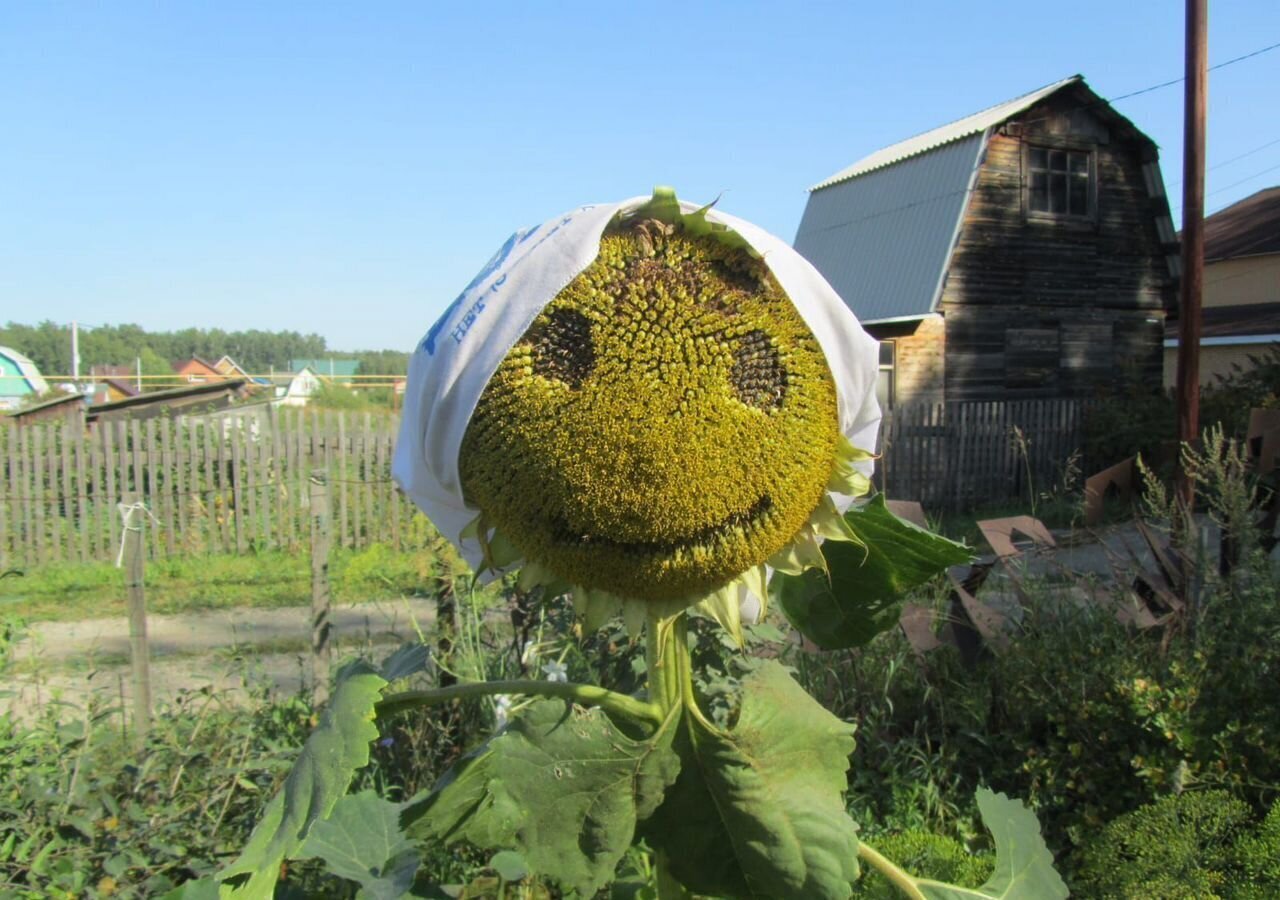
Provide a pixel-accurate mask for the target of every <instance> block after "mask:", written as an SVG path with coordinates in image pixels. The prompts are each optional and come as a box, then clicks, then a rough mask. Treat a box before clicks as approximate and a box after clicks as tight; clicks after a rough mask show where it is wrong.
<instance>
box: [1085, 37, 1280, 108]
mask: <svg viewBox="0 0 1280 900" xmlns="http://www.w3.org/2000/svg"><path fill="white" fill-rule="evenodd" d="M1277 48H1280V44H1270V45H1268V46H1266V47H1259V48H1258V49H1257V50H1254V51H1253V52H1252V53H1246V54H1244V55H1243V56H1237V57H1234V58H1232V59H1228V60H1225V61H1224V62H1220V63H1218V64H1217V65H1216V66H1210V67H1209V71H1210V72H1212V71H1214V70H1216V69H1225V68H1226V67H1227V66H1233V65H1235V64H1236V63H1238V62H1244V61H1245V60H1246V59H1252V58H1253V57H1255V56H1261V55H1262V54H1264V53H1270V52H1271V51H1272V50H1275V49H1277ZM1186 80H1187V79H1186V77H1185V76H1184V77H1182V78H1174V79H1173V80H1171V81H1162V82H1160V83H1159V84H1153V85H1151V86H1150V87H1144V88H1142V89H1140V90H1136V91H1130V92H1129V93H1127V94H1121V95H1120V96H1118V97H1112V98H1111V99H1110V100H1107V101H1106V102H1107V103H1115V102H1116V101H1118V100H1128V99H1129V98H1130V97H1137V96H1139V95H1141V94H1149V93H1151V92H1152V91H1158V90H1160V89H1161V88H1167V87H1173V86H1174V85H1175V84H1181V83H1182V82H1184V81H1186Z"/></svg>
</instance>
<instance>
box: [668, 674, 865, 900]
mask: <svg viewBox="0 0 1280 900" xmlns="http://www.w3.org/2000/svg"><path fill="white" fill-rule="evenodd" d="M740 704H741V706H740V709H739V711H738V716H737V721H736V722H735V723H734V724H733V725H732V727H731V728H730V729H729V730H728V731H727V732H719V731H714V730H712V729H710V728H708V727H707V726H706V725H704V724H702V723H699V722H698V721H697V720H696V719H694V718H693V717H692V716H687V717H686V719H685V721H686V724H687V728H685V729H682V731H681V738H682V740H681V741H680V742H679V744H678V746H679V749H680V750H681V753H682V755H683V756H684V764H683V766H682V768H681V770H680V775H679V777H678V778H677V779H676V783H675V784H674V785H673V786H672V787H671V788H670V789H669V790H668V791H667V795H666V799H665V800H664V801H663V803H662V806H661V807H660V808H659V809H658V811H657V812H656V813H655V814H654V816H653V817H652V818H651V819H650V820H649V821H648V823H646V826H645V835H646V837H647V838H648V840H649V841H650V843H651V844H653V845H654V846H655V847H657V848H659V849H661V850H663V851H664V852H665V853H666V855H667V857H668V859H669V860H670V864H671V871H672V874H674V875H675V877H676V878H677V879H678V880H679V881H680V882H681V883H682V884H684V885H685V887H687V888H689V889H690V890H692V891H694V892H696V893H702V894H712V895H716V896H728V897H743V898H764V897H776V898H793V897H804V898H805V900H828V898H830V900H844V898H846V897H848V896H849V894H850V891H851V890H852V889H851V887H850V884H851V882H853V881H854V879H856V878H857V877H858V836H857V828H856V826H855V825H854V823H853V821H852V820H851V819H850V818H849V816H848V814H847V813H846V812H845V804H844V792H845V788H846V786H847V780H846V776H845V772H846V771H847V769H848V767H849V754H851V753H852V752H853V749H854V741H853V726H851V725H849V724H847V723H845V722H842V721H840V720H839V719H837V718H836V717H835V716H833V715H831V713H829V712H827V711H826V710H825V709H823V708H822V707H821V706H820V705H819V704H818V703H817V702H816V701H814V699H813V698H812V697H810V696H809V695H808V694H806V693H805V692H804V690H803V689H802V688H801V687H800V686H799V685H798V684H796V683H795V681H794V680H793V679H792V678H791V676H790V675H788V674H787V672H786V670H785V669H784V668H783V667H782V666H781V665H779V664H778V663H776V662H768V663H765V664H763V665H761V666H760V667H759V668H758V669H756V670H755V671H754V672H752V673H751V674H750V675H749V676H747V678H746V679H744V681H743V684H742V688H741V699H740Z"/></svg>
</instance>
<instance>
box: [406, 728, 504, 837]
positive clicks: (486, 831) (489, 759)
mask: <svg viewBox="0 0 1280 900" xmlns="http://www.w3.org/2000/svg"><path fill="white" fill-rule="evenodd" d="M496 777H497V773H496V772H495V768H494V757H493V750H492V748H491V747H490V745H489V744H487V743H486V744H482V745H481V746H479V747H477V748H476V749H475V750H473V751H471V752H470V753H468V754H467V755H466V756H464V757H462V758H461V759H460V760H458V761H457V762H456V763H454V764H453V765H452V766H450V767H449V770H448V771H447V772H445V773H444V775H443V776H442V777H441V778H440V781H439V782H438V783H437V784H436V785H435V786H434V787H433V788H432V789H431V790H430V791H428V792H425V793H423V794H419V795H418V796H416V797H414V798H413V799H412V800H411V801H409V803H408V804H406V805H405V808H404V812H402V813H401V815H400V824H401V826H402V827H403V828H404V830H405V831H406V832H407V833H408V834H409V836H410V837H414V838H435V839H437V840H441V841H444V842H445V843H452V842H453V841H456V840H463V839H465V840H468V841H470V842H471V843H473V844H475V845H476V846H477V847H508V846H511V845H512V844H514V842H515V839H516V829H517V828H518V827H519V826H520V824H521V823H522V822H524V819H525V813H524V810H522V809H520V808H519V807H518V806H517V805H516V804H515V802H514V801H513V800H512V799H511V797H510V795H509V794H507V793H505V792H498V793H495V792H493V791H490V789H489V784H490V782H492V781H493V780H494V779H495V778H496Z"/></svg>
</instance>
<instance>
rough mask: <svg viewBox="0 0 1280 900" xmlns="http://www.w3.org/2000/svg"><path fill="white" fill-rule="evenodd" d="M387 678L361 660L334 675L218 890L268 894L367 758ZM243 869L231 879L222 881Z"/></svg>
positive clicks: (264, 898) (261, 898)
mask: <svg viewBox="0 0 1280 900" xmlns="http://www.w3.org/2000/svg"><path fill="white" fill-rule="evenodd" d="M386 684H387V682H386V680H385V679H383V678H382V676H381V675H379V674H377V673H376V672H374V671H373V670H372V669H370V668H369V667H368V666H366V665H365V664H363V663H355V664H353V665H351V666H349V667H347V669H346V670H344V672H343V673H342V674H341V675H340V676H339V678H338V683H337V686H336V688H335V690H334V692H333V696H332V698H331V699H330V702H329V708H328V709H326V710H325V713H324V717H323V718H322V719H321V721H320V724H319V726H318V727H317V728H316V730H315V731H313V732H312V733H311V736H310V737H309V738H307V743H306V744H305V745H304V746H303V748H302V752H301V753H300V754H299V755H298V759H297V761H296V762H295V763H294V764H293V769H292V770H291V771H290V772H289V775H288V777H287V778H286V779H285V782H284V787H283V788H282V789H281V790H280V792H279V793H278V794H276V796H275V797H274V798H272V800H271V802H270V803H269V804H267V808H266V810H265V811H264V812H263V814H262V819H261V820H260V821H259V822H258V824H257V826H256V827H255V828H254V829H253V834H251V835H250V836H249V842H248V844H246V845H245V848H244V850H243V851H242V852H241V853H240V856H239V858H238V859H236V861H235V862H233V863H232V864H231V865H229V866H227V867H226V868H225V869H223V870H222V871H221V872H219V873H218V875H217V878H218V880H219V881H222V882H224V884H223V885H222V889H221V891H220V893H221V896H223V897H229V898H245V900H249V898H253V900H270V898H271V895H272V893H273V892H274V890H275V884H276V881H277V879H278V878H279V877H280V863H281V862H282V861H283V860H285V859H289V858H295V857H296V856H297V855H298V851H299V849H300V848H301V847H302V843H303V841H305V840H306V838H307V835H308V833H309V832H310V830H311V827H312V826H313V825H314V824H315V823H316V822H317V821H319V820H320V819H323V818H325V817H326V816H327V815H328V814H329V811H330V810H331V809H333V805H334V804H335V803H337V802H338V799H339V798H340V797H342V796H343V795H344V794H345V793H346V792H347V787H348V785H350V784H351V777H352V775H353V774H354V773H355V771H356V769H359V768H360V767H361V766H364V765H365V764H367V763H368V762H369V744H370V742H371V741H373V740H374V739H375V738H377V736H378V729H377V727H376V726H375V725H374V724H373V707H374V704H375V703H376V702H377V701H378V698H379V697H380V696H381V694H382V689H383V687H385V686H386ZM242 875H248V876H249V877H248V878H247V879H246V880H244V881H243V882H240V883H237V884H235V885H230V884H226V882H228V881H230V880H232V879H234V878H236V876H242Z"/></svg>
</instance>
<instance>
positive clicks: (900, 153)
mask: <svg viewBox="0 0 1280 900" xmlns="http://www.w3.org/2000/svg"><path fill="white" fill-rule="evenodd" d="M1082 80H1083V78H1081V76H1079V75H1072V76H1071V77H1070V78H1064V79H1062V80H1061V81H1055V82H1054V83H1053V84H1049V85H1045V86H1044V87H1042V88H1040V89H1039V90H1035V91H1032V92H1031V93H1029V94H1023V95H1022V96H1021V97H1015V98H1013V99H1012V100H1006V101H1005V102H1004V103H997V104H996V105H995V106H992V107H988V108H987V109H984V110H982V111H981V112H976V113H974V114H973V115H971V116H966V117H965V118H963V119H957V120H956V121H954V122H951V123H950V124H947V125H943V126H941V127H939V128H935V129H933V130H932V131H926V132H925V133H924V134H918V135H916V136H915V137H913V138H907V139H906V140H905V141H899V142H898V143H896V144H893V145H892V146H889V147H885V148H884V149H883V150H877V151H876V152H875V153H872V154H871V155H870V156H865V157H863V158H862V159H860V160H858V161H857V162H856V163H854V164H853V165H851V166H849V167H848V168H847V169H841V170H840V171H839V172H837V173H836V174H834V175H832V176H831V177H830V178H827V179H825V180H823V181H820V182H818V183H817V184H815V185H814V186H813V187H811V188H809V190H810V191H816V190H820V189H822V188H826V187H830V186H831V185H833V184H839V183H840V182H841V181H845V180H847V179H849V178H853V177H854V176H856V175H862V174H864V173H866V172H871V171H874V170H876V169H879V168H881V167H883V166H887V165H890V164H892V163H895V162H898V161H899V160H903V159H907V158H909V157H912V156H915V155H916V154H919V153H924V152H926V151H928V150H932V149H933V148H935V147H941V146H942V145H944V144H949V143H951V142H952V141H955V140H959V139H960V138H964V137H968V136H970V135H974V134H981V133H982V132H984V131H986V130H987V129H988V128H990V127H991V126H992V125H996V124H998V123H1000V122H1003V121H1004V120H1005V119H1008V118H1009V117H1010V116H1016V115H1017V114H1018V113H1020V112H1022V111H1023V110H1024V109H1026V108H1027V107H1029V106H1032V105H1034V104H1035V103H1038V102H1039V101H1041V100H1043V99H1044V98H1045V97H1047V96H1049V95H1050V94H1052V93H1053V92H1054V91H1057V90H1059V89H1061V88H1064V87H1066V86H1067V85H1069V84H1073V83H1075V82H1077V81H1082Z"/></svg>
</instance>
